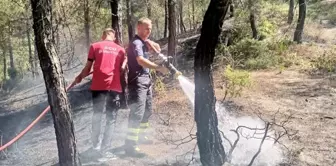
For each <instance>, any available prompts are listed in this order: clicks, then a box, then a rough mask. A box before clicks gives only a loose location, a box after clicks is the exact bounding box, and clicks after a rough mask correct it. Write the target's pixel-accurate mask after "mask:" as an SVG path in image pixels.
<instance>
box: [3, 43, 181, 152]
mask: <svg viewBox="0 0 336 166" xmlns="http://www.w3.org/2000/svg"><path fill="white" fill-rule="evenodd" d="M148 44H149V46H150V47H152V48H153V50H154V51H155V53H156V54H157V55H158V56H159V57H160V58H161V59H162V60H163V61H162V63H161V65H164V66H165V67H166V68H168V69H169V71H170V72H171V74H172V75H175V76H176V77H178V76H180V75H182V73H181V72H180V71H178V70H177V69H176V68H175V67H174V66H173V65H172V61H171V60H172V57H166V56H164V55H163V54H162V53H160V51H159V50H157V49H156V48H155V47H154V46H153V45H152V44H151V43H148ZM90 74H92V72H90V73H89V75H90ZM75 85H76V83H75V81H74V82H72V83H71V84H70V85H68V86H67V87H66V91H68V90H70V89H71V88H72V87H74V86H75ZM49 110H50V105H49V106H48V107H47V108H45V109H44V110H43V111H42V113H41V114H40V115H39V116H38V117H37V118H36V119H35V120H34V121H33V122H31V123H30V124H29V126H27V127H26V128H25V129H24V130H23V131H21V132H20V133H19V134H18V135H16V136H15V137H14V138H13V139H12V140H10V141H9V142H7V143H6V144H5V145H3V146H1V147H0V151H3V150H5V149H6V148H8V147H9V146H11V145H12V144H13V143H15V142H16V141H18V140H19V139H20V138H21V137H23V136H24V135H25V134H26V133H27V132H28V131H29V130H31V129H32V128H33V127H34V126H35V125H36V124H37V122H39V121H40V120H41V119H42V118H43V117H44V115H45V114H46V113H47V112H48V111H49Z"/></svg>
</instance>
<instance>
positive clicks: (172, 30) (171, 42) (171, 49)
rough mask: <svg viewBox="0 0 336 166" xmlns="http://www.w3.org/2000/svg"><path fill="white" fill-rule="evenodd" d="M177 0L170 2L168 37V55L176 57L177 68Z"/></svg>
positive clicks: (169, 0) (170, 0)
mask: <svg viewBox="0 0 336 166" xmlns="http://www.w3.org/2000/svg"><path fill="white" fill-rule="evenodd" d="M175 7H176V0H168V13H169V14H168V15H169V16H168V20H169V36H168V55H169V56H171V57H174V65H175V66H176V55H175V47H176V12H175Z"/></svg>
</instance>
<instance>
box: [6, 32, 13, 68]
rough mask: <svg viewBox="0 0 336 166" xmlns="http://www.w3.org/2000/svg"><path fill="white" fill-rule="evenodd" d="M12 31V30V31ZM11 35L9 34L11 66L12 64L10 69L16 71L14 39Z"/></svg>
mask: <svg viewBox="0 0 336 166" xmlns="http://www.w3.org/2000/svg"><path fill="white" fill-rule="evenodd" d="M10 31H11V30H10ZM11 35H12V34H11V33H10V34H9V37H8V47H9V64H10V68H11V69H12V70H15V65H14V54H13V45H12V37H11Z"/></svg>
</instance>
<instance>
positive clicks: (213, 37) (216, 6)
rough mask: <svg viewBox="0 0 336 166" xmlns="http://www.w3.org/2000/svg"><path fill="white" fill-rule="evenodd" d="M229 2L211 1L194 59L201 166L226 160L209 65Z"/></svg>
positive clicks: (215, 165)
mask: <svg viewBox="0 0 336 166" xmlns="http://www.w3.org/2000/svg"><path fill="white" fill-rule="evenodd" d="M229 1H230V0H211V1H210V5H209V7H208V10H207V11H206V13H205V16H204V19H203V23H202V29H201V36H200V39H199V41H198V43H197V47H196V54H195V60H194V71H195V121H196V124H197V134H196V135H197V144H198V148H199V152H200V157H201V162H202V165H204V166H220V165H223V163H224V162H225V158H226V156H225V151H224V147H223V145H222V139H221V137H220V134H219V130H218V119H217V113H216V108H215V103H216V99H215V94H214V89H213V78H212V63H213V60H214V56H215V48H216V46H217V43H218V39H219V35H220V33H221V31H222V30H221V27H222V25H223V22H224V17H225V15H226V13H227V11H228V8H229V5H230V2H229Z"/></svg>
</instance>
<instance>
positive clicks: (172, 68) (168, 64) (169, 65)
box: [164, 56, 182, 78]
mask: <svg viewBox="0 0 336 166" xmlns="http://www.w3.org/2000/svg"><path fill="white" fill-rule="evenodd" d="M172 61H173V57H171V56H169V57H167V58H166V60H165V61H164V65H165V67H167V69H168V70H169V71H170V73H171V74H172V76H173V77H174V78H177V77H178V76H180V75H182V73H181V72H180V71H179V70H177V69H176V68H175V66H174V65H173V64H172Z"/></svg>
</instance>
